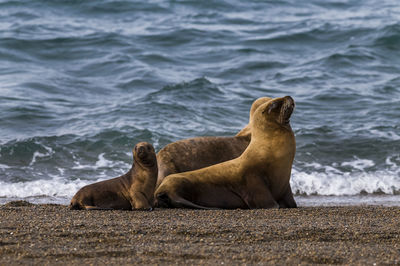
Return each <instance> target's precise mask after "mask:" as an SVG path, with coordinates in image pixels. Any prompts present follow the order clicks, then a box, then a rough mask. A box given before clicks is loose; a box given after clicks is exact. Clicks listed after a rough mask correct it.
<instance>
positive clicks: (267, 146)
mask: <svg viewBox="0 0 400 266" xmlns="http://www.w3.org/2000/svg"><path fill="white" fill-rule="evenodd" d="M295 148H296V143H295V138H294V134H293V131H292V130H291V128H290V125H289V127H281V128H276V129H271V128H270V129H268V130H266V131H263V132H260V131H258V132H254V134H253V136H252V139H251V141H250V144H249V146H248V148H247V149H246V150H245V151H244V153H243V156H250V157H252V158H253V157H254V154H257V156H256V158H259V160H262V161H264V162H267V161H269V160H275V159H276V158H280V157H287V156H290V157H292V156H294V153H295Z"/></svg>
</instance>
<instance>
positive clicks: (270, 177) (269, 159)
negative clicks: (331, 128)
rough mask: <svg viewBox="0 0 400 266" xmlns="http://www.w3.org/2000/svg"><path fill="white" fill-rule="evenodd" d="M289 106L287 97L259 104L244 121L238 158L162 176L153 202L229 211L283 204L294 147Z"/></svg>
mask: <svg viewBox="0 0 400 266" xmlns="http://www.w3.org/2000/svg"><path fill="white" fill-rule="evenodd" d="M293 109H294V101H293V99H292V98H291V97H290V96H286V97H283V98H276V99H271V100H269V101H267V102H265V103H263V104H262V105H260V106H259V107H258V108H257V109H256V110H255V112H254V115H253V117H252V119H251V121H250V123H249V126H250V131H251V141H250V144H249V146H248V147H247V148H246V150H245V151H244V152H243V153H242V154H241V155H240V157H238V158H236V159H233V160H230V161H226V162H223V163H219V164H216V165H212V166H209V167H206V168H202V169H199V170H195V171H190V172H186V173H179V174H173V175H169V176H167V177H166V178H165V180H164V181H163V182H162V184H161V185H160V186H159V187H158V189H157V190H156V192H155V195H156V198H157V202H158V205H159V206H163V207H189V208H227V209H232V208H273V207H278V206H279V205H280V204H278V203H279V202H280V201H285V202H284V204H282V205H285V204H287V202H286V201H287V200H288V199H287V198H288V196H291V198H293V196H292V195H291V190H290V186H289V179H290V174H291V169H292V163H293V159H294V155H295V150H296V144H295V138H294V134H293V131H292V129H291V127H290V124H289V118H290V116H291V114H292V111H293ZM288 191H290V193H289V192H288ZM293 202H294V200H293ZM294 204H295V203H294ZM283 207H284V206H283Z"/></svg>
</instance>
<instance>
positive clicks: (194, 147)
mask: <svg viewBox="0 0 400 266" xmlns="http://www.w3.org/2000/svg"><path fill="white" fill-rule="evenodd" d="M269 100H271V98H269V97H261V98H258V99H257V100H255V101H254V102H253V104H252V105H251V108H250V118H249V124H248V125H247V126H246V127H244V128H243V129H242V130H241V131H240V132H239V133H238V134H237V135H236V136H234V137H197V138H190V139H184V140H179V141H177V142H173V143H170V144H168V145H166V146H165V147H164V148H162V149H161V150H160V151H159V152H158V153H157V164H158V177H157V186H156V187H158V186H159V185H160V184H161V182H162V181H163V179H164V178H165V177H166V176H168V175H171V174H175V173H182V172H187V171H192V170H197V169H200V168H204V167H207V166H210V165H213V164H217V163H221V162H225V161H229V160H232V159H235V158H237V157H239V156H240V155H241V154H242V153H243V151H244V150H245V149H246V148H247V146H248V145H249V143H250V139H251V130H250V128H251V127H250V125H251V121H252V119H253V114H254V112H255V110H257V108H258V107H259V106H260V105H261V104H263V103H265V102H267V101H269Z"/></svg>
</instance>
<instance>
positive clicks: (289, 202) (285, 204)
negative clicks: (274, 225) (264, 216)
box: [278, 184, 297, 208]
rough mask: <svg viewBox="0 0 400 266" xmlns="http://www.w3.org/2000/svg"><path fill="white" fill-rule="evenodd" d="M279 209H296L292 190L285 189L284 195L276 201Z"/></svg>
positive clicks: (289, 188)
mask: <svg viewBox="0 0 400 266" xmlns="http://www.w3.org/2000/svg"><path fill="white" fill-rule="evenodd" d="M278 204H279V208H297V204H296V201H295V200H294V197H293V193H292V188H291V187H290V184H289V186H288V187H287V189H286V191H285V193H284V194H283V196H282V198H281V199H280V200H278Z"/></svg>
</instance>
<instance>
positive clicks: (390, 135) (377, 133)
mask: <svg viewBox="0 0 400 266" xmlns="http://www.w3.org/2000/svg"><path fill="white" fill-rule="evenodd" d="M370 132H371V133H372V134H373V135H375V136H377V137H379V138H386V139H390V140H400V136H399V135H397V134H396V132H394V131H387V132H383V131H380V130H376V129H372V130H370Z"/></svg>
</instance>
